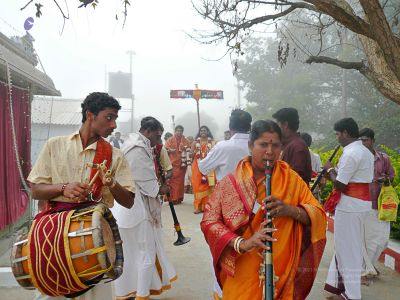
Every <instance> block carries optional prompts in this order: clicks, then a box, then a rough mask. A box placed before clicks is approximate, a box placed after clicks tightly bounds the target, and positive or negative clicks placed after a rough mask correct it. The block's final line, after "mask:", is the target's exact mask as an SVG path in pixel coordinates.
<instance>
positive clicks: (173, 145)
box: [165, 135, 190, 203]
mask: <svg viewBox="0 0 400 300" xmlns="http://www.w3.org/2000/svg"><path fill="white" fill-rule="evenodd" d="M189 147H190V143H189V141H188V140H187V139H186V138H185V137H184V136H182V137H180V138H177V137H176V136H175V135H173V136H172V137H170V138H169V139H168V140H167V141H166V142H165V148H166V149H167V150H170V149H174V150H176V151H175V152H170V153H169V158H170V160H171V163H172V177H171V179H170V181H169V186H170V188H171V191H170V194H171V201H172V202H173V203H180V202H182V201H183V195H184V184H185V173H186V166H184V167H182V151H184V150H185V149H187V148H189Z"/></svg>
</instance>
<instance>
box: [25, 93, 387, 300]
mask: <svg viewBox="0 0 400 300" xmlns="http://www.w3.org/2000/svg"><path fill="white" fill-rule="evenodd" d="M120 108H121V106H120V105H119V104H118V101H117V100H115V99H114V98H113V97H111V96H109V95H108V94H106V93H91V94H90V95H89V96H88V97H87V98H86V99H85V100H84V102H83V103H82V116H83V119H82V126H81V128H80V129H79V131H77V132H75V133H73V134H71V135H70V136H66V137H55V138H51V139H50V140H49V141H48V142H47V143H46V145H45V146H44V148H43V150H42V152H41V154H40V155H39V158H38V160H37V162H36V164H35V166H34V167H33V169H32V171H31V173H30V175H29V177H28V181H29V182H30V184H31V187H32V196H33V198H34V199H36V200H40V201H42V202H44V203H46V205H42V206H41V207H42V210H43V211H42V212H41V216H42V215H43V214H44V215H46V214H50V213H54V212H59V211H65V210H72V209H79V208H80V207H82V206H83V207H85V206H88V205H93V204H96V203H97V202H102V203H104V204H105V205H106V206H107V207H109V208H111V211H112V213H113V215H114V217H115V219H116V222H117V224H118V229H119V232H120V235H121V239H122V242H123V243H122V246H123V253H124V260H125V263H124V269H123V273H122V275H121V276H120V277H119V278H118V279H116V280H115V282H113V283H101V284H100V283H99V284H97V285H94V286H93V287H91V288H88V289H85V290H84V291H83V292H82V293H78V294H76V295H75V296H76V298H75V299H81V300H82V299H97V300H102V299H107V300H109V299H136V300H142V299H150V296H151V295H158V294H161V293H162V292H163V291H164V290H166V289H168V288H170V287H171V283H172V282H173V281H174V280H175V279H176V278H177V274H176V271H175V268H174V267H173V265H172V264H171V262H170V261H169V259H168V257H167V255H166V253H165V249H164V245H163V237H162V236H163V233H162V221H161V209H162V205H163V202H164V201H170V202H172V203H173V204H174V205H178V204H180V203H182V201H184V198H185V197H184V196H185V192H186V193H188V192H193V196H194V201H193V212H194V213H195V214H201V213H202V214H203V216H202V220H201V223H200V224H199V227H201V230H202V232H203V233H204V237H205V239H206V241H207V244H208V246H209V248H210V252H211V255H212V269H213V274H214V298H215V299H224V300H229V299H243V300H245V299H249V300H250V299H264V298H263V292H265V291H264V290H263V280H266V278H265V277H266V274H265V273H263V271H262V270H263V266H264V264H265V263H266V261H265V260H266V257H267V256H265V254H264V251H266V250H271V249H270V247H269V246H267V243H266V242H271V244H272V253H273V256H272V259H271V263H272V264H273V269H274V278H273V279H272V280H273V286H274V299H305V298H306V297H307V295H308V294H309V292H310V290H311V287H312V286H313V282H314V279H315V277H316V273H317V270H318V267H319V263H320V261H321V257H322V255H323V252H324V248H325V243H326V212H325V210H324V208H323V207H322V206H321V204H320V203H319V201H318V199H316V198H315V195H314V194H313V193H312V192H311V190H310V182H311V180H312V178H315V177H316V176H322V174H325V175H324V176H325V177H324V180H322V181H321V184H325V182H326V181H327V180H330V181H332V183H333V186H334V192H333V193H332V195H331V197H332V199H334V197H336V198H335V199H336V200H335V202H334V203H335V205H334V208H335V225H334V226H335V230H334V247H335V252H334V255H333V257H332V260H331V264H330V267H329V272H328V277H327V279H326V285H325V290H326V291H328V292H331V293H334V294H337V295H340V296H341V297H342V299H361V298H362V296H361V284H362V283H365V282H366V280H367V281H368V280H371V278H372V276H378V275H379V272H378V270H377V269H376V268H375V266H374V265H375V264H376V261H377V259H378V257H379V255H380V253H381V252H382V251H383V250H384V249H385V248H386V246H387V243H388V239H389V231H390V224H389V223H388V222H383V221H380V220H379V218H378V213H377V209H378V205H377V199H378V196H379V192H380V188H381V186H382V184H389V183H390V181H391V180H393V178H394V176H395V174H394V170H393V167H392V165H391V163H390V160H389V158H388V157H387V155H385V154H384V153H382V152H379V151H377V150H376V149H375V148H374V142H375V135H374V131H373V130H372V129H370V128H364V129H362V130H359V127H358V124H357V123H356V121H355V120H354V119H352V118H344V119H341V120H338V121H337V122H336V123H335V124H333V131H334V132H336V138H337V142H338V143H339V144H340V145H341V146H342V147H343V154H342V155H341V157H340V160H339V163H338V164H337V166H334V165H333V164H332V162H330V161H326V162H325V163H324V165H322V164H321V159H320V158H319V156H318V155H317V154H315V153H313V152H312V150H311V149H310V148H309V147H310V146H311V142H312V138H311V135H310V134H308V133H302V134H300V133H299V132H298V129H299V125H300V119H299V115H298V112H297V110H296V109H295V108H282V109H280V110H278V111H277V112H275V113H274V114H273V115H272V117H273V119H274V120H255V121H254V120H253V119H252V116H251V115H250V114H249V113H248V112H246V111H244V110H242V109H234V110H233V111H232V112H231V115H230V117H229V131H225V133H224V140H222V141H218V142H217V141H216V140H215V139H214V138H213V135H212V133H211V131H210V129H209V128H208V127H207V126H205V125H203V126H201V127H200V128H199V131H198V133H197V135H196V136H195V138H194V139H193V138H192V139H191V138H189V137H185V136H184V127H183V126H182V125H178V126H176V127H175V128H174V129H175V131H174V133H173V134H170V135H169V136H168V135H167V133H166V134H165V137H164V143H163V141H162V135H163V132H164V127H163V125H162V124H161V123H160V122H159V121H158V120H157V119H156V118H154V117H152V116H149V117H145V118H143V119H142V120H141V123H140V129H139V131H138V132H135V133H131V134H129V136H127V138H125V139H124V140H122V139H121V135H120V133H117V134H115V137H113V139H112V140H111V141H110V142H111V144H110V143H108V142H106V140H105V139H106V138H107V137H108V136H109V135H110V134H111V133H112V132H113V131H114V130H115V129H116V119H117V117H118V111H119V110H120ZM100 162H104V163H105V164H106V165H107V167H106V168H107V172H106V171H104V170H102V169H99V171H98V172H97V173H96V172H92V171H93V170H92V171H91V170H90V168H87V165H88V163H89V164H90V163H92V165H95V164H96V163H97V164H98V163H100ZM266 168H268V169H272V174H271V177H270V178H269V177H268V178H267V177H266ZM97 176H98V177H97ZM93 177H96V178H93ZM269 180H270V181H269ZM93 182H94V183H95V184H93ZM269 186H270V188H269ZM268 190H269V192H268ZM332 199H331V200H332ZM332 201H333V200H332ZM268 225H272V226H268ZM113 285H114V288H113ZM71 294H73V293H71ZM63 298H64V295H60V296H58V297H50V296H48V295H44V294H40V295H38V297H37V299H63Z"/></svg>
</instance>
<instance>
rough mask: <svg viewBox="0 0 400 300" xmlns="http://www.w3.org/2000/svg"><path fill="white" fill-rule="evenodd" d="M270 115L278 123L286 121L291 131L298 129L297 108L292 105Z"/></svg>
mask: <svg viewBox="0 0 400 300" xmlns="http://www.w3.org/2000/svg"><path fill="white" fill-rule="evenodd" d="M272 117H273V118H274V119H276V120H277V121H278V122H280V123H283V122H287V123H288V126H289V128H290V129H291V130H293V131H297V129H299V124H300V121H299V113H298V112H297V109H295V108H293V107H285V108H281V109H280V110H278V111H277V112H276V113H274V114H273V115H272Z"/></svg>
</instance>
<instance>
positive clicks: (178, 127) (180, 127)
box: [175, 125, 185, 131]
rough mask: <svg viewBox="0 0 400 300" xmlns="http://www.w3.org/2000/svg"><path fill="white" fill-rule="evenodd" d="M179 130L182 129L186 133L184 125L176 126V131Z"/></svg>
mask: <svg viewBox="0 0 400 300" xmlns="http://www.w3.org/2000/svg"><path fill="white" fill-rule="evenodd" d="M178 129H182V131H185V128H183V126H182V125H176V126H175V131H177V130H178Z"/></svg>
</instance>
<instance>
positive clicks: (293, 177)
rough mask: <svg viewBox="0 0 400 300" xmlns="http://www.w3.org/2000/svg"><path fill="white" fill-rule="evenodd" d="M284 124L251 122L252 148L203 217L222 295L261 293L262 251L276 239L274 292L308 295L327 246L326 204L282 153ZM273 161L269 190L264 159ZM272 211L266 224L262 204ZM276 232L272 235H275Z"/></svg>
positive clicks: (236, 296)
mask: <svg viewBox="0 0 400 300" xmlns="http://www.w3.org/2000/svg"><path fill="white" fill-rule="evenodd" d="M281 137H282V136H281V130H280V128H279V126H278V125H277V124H276V123H275V122H273V121H257V122H255V123H254V124H253V126H252V129H251V133H250V141H249V149H250V153H251V155H250V156H249V157H246V158H244V159H243V160H241V161H240V162H239V164H238V166H237V168H236V170H235V172H234V174H230V175H228V176H226V177H225V178H224V179H222V180H221V181H220V182H219V183H218V184H217V186H216V187H215V190H214V193H213V194H212V196H211V197H210V199H209V201H208V203H207V205H206V208H205V211H204V216H203V220H202V222H201V229H202V231H203V233H204V235H205V238H206V240H207V243H208V245H209V246H210V249H211V254H212V256H213V262H214V269H215V273H216V276H217V278H218V280H219V282H220V284H221V286H222V290H223V299H224V300H230V299H235V300H238V299H240V300H246V299H249V300H250V299H252V300H253V299H256V300H259V299H262V298H263V286H264V284H263V282H260V280H262V279H260V278H263V275H264V274H260V273H259V271H260V270H263V269H264V268H263V267H261V268H260V265H261V266H264V262H263V261H262V259H263V256H262V255H261V254H262V252H263V250H265V249H266V248H267V247H266V246H265V244H264V242H265V241H266V240H270V241H272V242H273V246H272V252H273V268H274V273H275V281H274V283H275V286H274V291H275V297H274V299H285V300H286V299H305V298H306V296H307V295H308V293H309V291H310V290H311V287H312V284H313V281H314V278H315V275H316V273H317V269H318V265H319V262H320V260H321V256H322V253H323V250H324V247H325V228H326V219H325V212H324V211H323V209H322V208H321V206H320V205H319V204H318V202H317V200H316V199H315V198H314V197H313V195H312V193H311V192H310V190H309V188H308V186H307V185H306V183H305V182H304V181H303V180H302V179H301V177H299V175H297V173H296V172H295V171H293V170H292V169H291V168H290V167H289V165H288V164H287V163H285V162H283V161H280V160H278V158H279V154H280V152H281ZM267 162H268V164H269V165H270V166H271V167H272V177H271V196H269V197H265V195H266V194H265V192H266V191H265V165H266V164H267ZM263 203H266V206H265V208H266V209H267V210H269V217H270V218H273V220H272V223H273V228H265V225H266V222H269V221H263V220H264V213H265V211H264V209H263V208H264V205H262V204H263ZM270 233H272V237H270Z"/></svg>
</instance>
